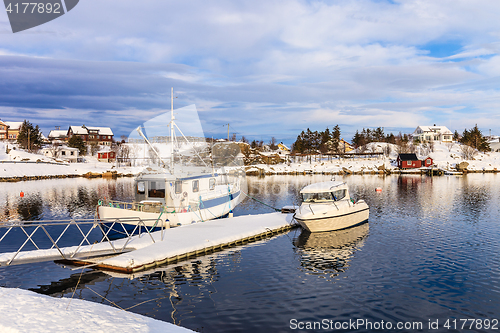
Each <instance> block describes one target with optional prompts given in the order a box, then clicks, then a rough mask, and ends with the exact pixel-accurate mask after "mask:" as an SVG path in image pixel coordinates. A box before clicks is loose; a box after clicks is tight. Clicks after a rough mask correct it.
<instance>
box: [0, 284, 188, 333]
mask: <svg viewBox="0 0 500 333" xmlns="http://www.w3.org/2000/svg"><path fill="white" fill-rule="evenodd" d="M0 300H1V301H0V313H2V315H1V316H0V331H1V332H10V333H17V332H132V331H134V332H172V333H177V332H179V333H187V332H193V331H191V330H189V329H187V328H184V327H180V326H176V325H174V324H171V323H168V322H164V321H161V320H158V319H154V318H150V317H146V316H143V315H140V314H136V313H133V312H129V311H126V310H123V309H119V308H117V307H113V306H109V305H104V304H98V303H93V302H89V301H86V300H81V299H72V298H68V297H63V298H55V297H51V296H46V295H41V294H37V293H35V292H32V291H28V290H23V289H19V288H5V287H0Z"/></svg>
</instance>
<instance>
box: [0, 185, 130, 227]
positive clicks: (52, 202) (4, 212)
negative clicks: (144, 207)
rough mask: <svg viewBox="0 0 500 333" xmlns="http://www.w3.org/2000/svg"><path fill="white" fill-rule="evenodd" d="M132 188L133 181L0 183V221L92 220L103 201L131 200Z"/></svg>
mask: <svg viewBox="0 0 500 333" xmlns="http://www.w3.org/2000/svg"><path fill="white" fill-rule="evenodd" d="M132 187H133V180H132V179H131V178H122V179H118V180H108V179H84V178H74V179H50V180H39V181H24V182H17V183H0V206H1V209H0V222H1V221H15V220H22V221H30V220H42V219H43V220H51V219H68V218H92V217H93V216H94V214H95V207H96V206H97V202H98V200H99V199H100V198H104V197H108V198H113V199H114V200H121V199H131V198H132V197H133V189H132ZM21 192H22V193H23V196H21V195H20V194H21Z"/></svg>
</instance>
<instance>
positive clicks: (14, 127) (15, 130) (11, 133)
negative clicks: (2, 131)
mask: <svg viewBox="0 0 500 333" xmlns="http://www.w3.org/2000/svg"><path fill="white" fill-rule="evenodd" d="M5 124H7V126H8V127H9V128H8V130H7V134H8V137H7V138H8V139H9V140H17V136H18V135H19V130H20V129H21V125H22V124H23V122H22V121H6V122H5Z"/></svg>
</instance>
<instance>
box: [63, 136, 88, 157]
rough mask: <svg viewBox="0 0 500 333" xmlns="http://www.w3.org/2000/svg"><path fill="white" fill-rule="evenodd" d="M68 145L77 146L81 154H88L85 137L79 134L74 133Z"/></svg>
mask: <svg viewBox="0 0 500 333" xmlns="http://www.w3.org/2000/svg"><path fill="white" fill-rule="evenodd" d="M68 146H70V147H71V148H77V149H78V150H79V151H80V155H86V154H87V146H86V145H85V142H84V141H83V139H82V138H81V137H80V136H78V135H73V136H72V137H71V138H70V139H69V140H68Z"/></svg>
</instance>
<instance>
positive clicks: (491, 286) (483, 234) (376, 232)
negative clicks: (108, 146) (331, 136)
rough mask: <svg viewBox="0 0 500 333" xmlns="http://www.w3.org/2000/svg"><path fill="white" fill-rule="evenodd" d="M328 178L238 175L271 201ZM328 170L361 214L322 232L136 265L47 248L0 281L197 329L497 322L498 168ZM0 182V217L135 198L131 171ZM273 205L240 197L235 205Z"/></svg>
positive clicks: (479, 325) (83, 212)
mask: <svg viewBox="0 0 500 333" xmlns="http://www.w3.org/2000/svg"><path fill="white" fill-rule="evenodd" d="M325 180H330V176H321V175H304V176H266V177H264V178H257V177H248V187H249V194H250V195H251V196H252V197H255V198H257V199H259V200H261V201H262V202H265V203H266V204H269V205H270V206H273V207H278V208H279V207H282V206H284V205H291V204H298V202H299V198H298V191H299V190H300V189H301V188H302V187H303V186H305V185H308V184H310V183H313V182H318V181H325ZM337 180H344V181H346V182H347V184H348V185H349V187H350V190H351V196H353V197H354V198H356V199H364V200H365V201H366V202H367V203H368V205H369V206H370V218H369V222H368V223H366V224H363V225H360V226H357V227H354V228H351V229H346V230H342V231H336V232H327V233H318V234H310V233H307V232H305V231H303V230H301V229H300V228H297V229H293V230H292V231H289V232H287V233H284V234H281V235H277V236H274V237H272V238H269V239H265V240H261V241H258V242H255V243H249V244H246V245H242V246H239V247H235V248H230V249H226V250H224V251H221V252H215V253H212V254H209V255H205V256H200V257H196V258H192V259H190V260H187V261H182V262H178V263H175V264H170V265H166V266H162V267H157V268H155V269H152V270H150V271H144V272H138V273H136V274H133V275H123V274H118V273H111V272H103V271H99V270H93V269H91V268H86V269H78V270H74V271H72V270H70V268H69V267H66V266H63V265H61V264H56V263H54V262H44V263H33V264H25V265H16V266H10V267H0V286H2V287H12V288H14V287H18V288H23V289H29V290H33V291H35V292H38V293H42V294H47V295H51V296H53V297H66V298H68V301H69V298H70V297H74V298H80V299H85V300H89V301H92V302H96V303H102V304H108V305H111V306H118V307H120V308H122V309H124V310H127V311H130V312H132V313H140V314H143V315H146V316H150V317H153V318H156V319H160V320H163V321H168V322H172V323H175V324H178V325H181V326H183V327H187V328H190V329H192V330H196V331H200V332H290V331H301V330H304V331H329V330H334V331H340V332H341V331H345V332H351V331H352V332H354V331H356V332H372V331H375V330H376V331H387V332H413V331H415V332H417V331H422V332H427V331H435V332H466V331H474V332H490V331H492V330H493V331H495V330H496V331H498V330H500V322H499V320H500V260H499V259H500V251H499V248H500V237H499V236H500V191H498V188H499V186H500V175H496V174H470V175H466V176H442V177H428V176H420V175H418V176H415V175H404V176H396V175H393V176H378V175H365V176H361V175H359V176H358V175H356V176H346V177H337ZM376 188H381V189H382V191H375V189H376ZM0 189H1V190H0V217H1V219H0V220H1V221H7V220H51V219H68V218H92V217H93V216H94V214H95V209H96V205H97V202H98V200H99V199H100V198H103V197H106V198H109V199H112V200H131V199H132V198H133V180H132V179H129V178H123V179H117V180H105V179H76V178H75V179H60V180H43V181H30V182H18V183H0ZM20 192H23V193H24V197H21V196H20V195H19V194H20ZM271 211H272V210H271V209H270V208H269V207H267V206H264V205H262V204H261V203H259V202H257V201H255V200H251V199H248V198H247V199H246V200H245V201H244V202H243V203H241V204H240V205H239V206H238V207H236V209H235V211H234V214H235V215H247V214H259V213H267V212H271ZM205 223H210V222H205ZM15 237H17V236H15ZM19 237H21V235H19ZM10 241H11V242H14V241H15V239H11V240H10ZM6 249H10V248H9V244H8V243H5V241H2V242H1V243H0V251H2V252H4V251H5V250H6Z"/></svg>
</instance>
